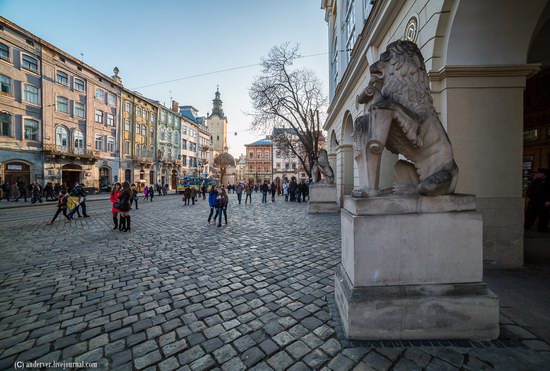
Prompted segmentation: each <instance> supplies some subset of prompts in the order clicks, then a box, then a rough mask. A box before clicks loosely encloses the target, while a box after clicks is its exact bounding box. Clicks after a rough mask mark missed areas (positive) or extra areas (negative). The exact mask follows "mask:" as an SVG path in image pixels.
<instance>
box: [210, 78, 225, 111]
mask: <svg viewBox="0 0 550 371" xmlns="http://www.w3.org/2000/svg"><path fill="white" fill-rule="evenodd" d="M212 103H213V108H212V114H213V115H218V116H219V117H225V114H224V113H223V108H222V100H221V99H220V86H219V85H216V94H215V98H214V99H213V100H212Z"/></svg>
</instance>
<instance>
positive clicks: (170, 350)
mask: <svg viewBox="0 0 550 371" xmlns="http://www.w3.org/2000/svg"><path fill="white" fill-rule="evenodd" d="M187 348H188V345H187V342H186V341H185V340H184V339H182V340H178V341H176V342H174V343H170V344H168V345H165V346H164V347H163V348H162V353H163V354H164V356H165V357H168V356H171V355H173V354H177V353H179V352H181V351H183V350H185V349H187Z"/></svg>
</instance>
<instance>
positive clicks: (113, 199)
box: [110, 182, 122, 229]
mask: <svg viewBox="0 0 550 371" xmlns="http://www.w3.org/2000/svg"><path fill="white" fill-rule="evenodd" d="M121 189H122V185H121V184H120V183H118V182H117V183H115V185H114V186H113V189H111V196H110V199H111V203H112V204H113V208H112V209H111V211H112V212H113V222H114V223H115V227H114V228H113V229H117V228H118V213H119V212H120V210H119V209H117V208H116V207H115V202H117V201H118V196H120V191H121ZM120 226H121V227H122V223H121V225H120ZM121 229H122V228H121Z"/></svg>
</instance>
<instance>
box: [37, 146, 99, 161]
mask: <svg viewBox="0 0 550 371" xmlns="http://www.w3.org/2000/svg"><path fill="white" fill-rule="evenodd" d="M44 152H46V153H49V154H53V155H65V156H73V157H86V158H96V157H97V156H98V152H97V151H93V150H90V149H85V148H75V147H69V146H60V145H56V144H44Z"/></svg>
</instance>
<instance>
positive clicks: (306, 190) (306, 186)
mask: <svg viewBox="0 0 550 371" xmlns="http://www.w3.org/2000/svg"><path fill="white" fill-rule="evenodd" d="M302 183H303V184H302V195H303V200H304V202H306V197H307V200H308V201H309V184H308V183H306V182H305V181H304V180H302Z"/></svg>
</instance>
